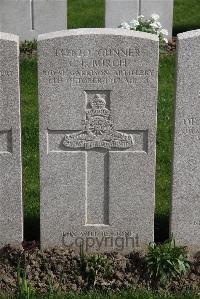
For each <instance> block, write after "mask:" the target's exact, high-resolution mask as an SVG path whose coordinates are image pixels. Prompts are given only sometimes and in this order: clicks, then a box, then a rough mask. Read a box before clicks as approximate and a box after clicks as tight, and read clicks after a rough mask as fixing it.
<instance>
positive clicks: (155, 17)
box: [151, 13, 160, 21]
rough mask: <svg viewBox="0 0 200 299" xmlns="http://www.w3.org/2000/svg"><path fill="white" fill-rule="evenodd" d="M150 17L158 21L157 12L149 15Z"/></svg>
mask: <svg viewBox="0 0 200 299" xmlns="http://www.w3.org/2000/svg"><path fill="white" fill-rule="evenodd" d="M151 19H152V20H154V21H158V20H159V19H160V16H159V15H158V14H156V13H153V14H152V15H151Z"/></svg>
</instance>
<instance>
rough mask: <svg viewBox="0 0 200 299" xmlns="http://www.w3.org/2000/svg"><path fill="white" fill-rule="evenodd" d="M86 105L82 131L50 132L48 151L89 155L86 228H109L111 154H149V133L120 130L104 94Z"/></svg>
mask: <svg viewBox="0 0 200 299" xmlns="http://www.w3.org/2000/svg"><path fill="white" fill-rule="evenodd" d="M90 94H91V91H90ZM86 97H87V92H86ZM86 103H87V104H86V113H85V119H84V120H83V122H82V126H83V127H82V130H81V131H80V130H79V131H55V130H48V149H49V152H60V151H68V152H70V151H72V152H74V151H84V152H85V165H86V198H85V225H88V226H89V225H91V226H95V225H96V226H105V225H109V224H110V219H109V177H110V174H109V172H110V167H109V157H110V154H112V153H113V152H116V153H117V154H123V155H124V154H126V153H130V152H146V153H147V147H148V131H147V130H120V131H118V130H116V129H115V126H114V121H113V119H112V115H111V111H110V107H109V103H108V101H106V99H105V98H104V97H103V95H102V94H101V93H97V92H93V95H92V97H91V99H90V100H89V101H88V100H87V101H86Z"/></svg>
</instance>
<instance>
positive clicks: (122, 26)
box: [120, 22, 131, 30]
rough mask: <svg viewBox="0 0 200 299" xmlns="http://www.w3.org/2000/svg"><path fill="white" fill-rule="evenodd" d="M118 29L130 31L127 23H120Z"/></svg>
mask: <svg viewBox="0 0 200 299" xmlns="http://www.w3.org/2000/svg"><path fill="white" fill-rule="evenodd" d="M120 28H122V29H129V30H130V29H131V26H130V25H129V24H128V23H127V22H122V23H121V25H120Z"/></svg>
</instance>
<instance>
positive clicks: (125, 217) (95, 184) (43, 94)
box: [38, 29, 158, 252]
mask: <svg viewBox="0 0 200 299" xmlns="http://www.w3.org/2000/svg"><path fill="white" fill-rule="evenodd" d="M38 47H39V99H40V100H39V104H40V151H41V157H40V158H41V160H40V165H41V214H40V215H41V244H42V247H43V248H44V247H53V246H72V247H77V248H78V247H79V246H80V244H81V243H82V245H83V247H84V249H85V250H86V251H93V250H97V251H98V250H99V251H104V250H105V251H109V250H113V249H116V250H121V251H124V252H125V251H131V250H133V248H136V247H137V248H144V247H145V245H147V244H149V242H150V241H153V231H154V229H153V223H154V193H155V188H154V185H155V150H156V96H157V68H158V38H157V36H155V35H150V34H147V33H141V32H140V33H138V32H133V31H128V30H123V29H79V30H68V31H62V32H60V33H51V34H46V35H41V36H40V37H39V43H38Z"/></svg>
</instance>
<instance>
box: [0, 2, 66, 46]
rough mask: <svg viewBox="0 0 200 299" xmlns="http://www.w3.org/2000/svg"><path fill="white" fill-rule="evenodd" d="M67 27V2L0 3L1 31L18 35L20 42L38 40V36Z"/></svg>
mask: <svg viewBox="0 0 200 299" xmlns="http://www.w3.org/2000/svg"><path fill="white" fill-rule="evenodd" d="M66 26H67V0H1V1H0V31H3V32H9V33H14V34H17V35H19V36H20V40H33V39H34V38H35V39H37V37H38V34H41V33H46V32H51V31H57V30H64V29H65V28H66Z"/></svg>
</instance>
